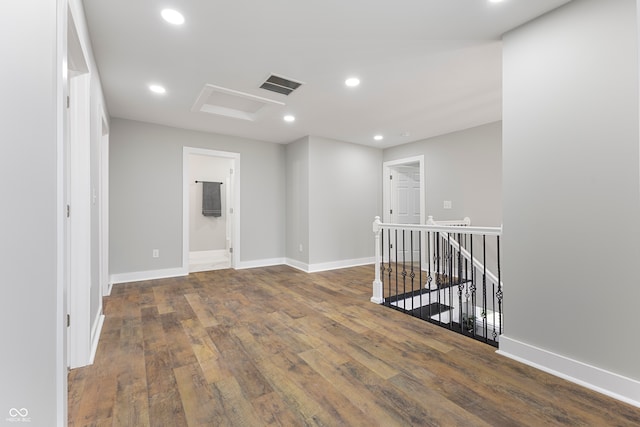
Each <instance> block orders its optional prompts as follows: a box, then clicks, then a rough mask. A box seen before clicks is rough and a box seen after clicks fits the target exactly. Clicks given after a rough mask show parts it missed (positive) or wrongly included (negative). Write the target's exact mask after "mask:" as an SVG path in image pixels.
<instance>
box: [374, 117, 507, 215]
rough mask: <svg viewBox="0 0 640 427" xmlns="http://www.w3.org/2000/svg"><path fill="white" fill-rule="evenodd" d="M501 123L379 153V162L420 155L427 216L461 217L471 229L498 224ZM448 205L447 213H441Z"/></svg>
mask: <svg viewBox="0 0 640 427" xmlns="http://www.w3.org/2000/svg"><path fill="white" fill-rule="evenodd" d="M501 126H502V123H501V122H496V123H490V124H487V125H483V126H478V127H475V128H471V129H467V130H463V131H460V132H454V133H450V134H447V135H442V136H437V137H434V138H430V139H425V140H422V141H417V142H413V143H410V144H405V145H400V146H397V147H392V148H388V149H386V150H384V161H385V162H387V161H391V160H398V159H403V158H407V157H412V156H418V155H424V159H425V190H426V205H427V206H426V210H427V215H433V217H434V218H435V219H436V220H455V219H461V218H464V217H465V216H468V217H470V218H471V221H472V223H473V224H474V225H478V226H492V227H496V226H500V224H501V223H502V127H501ZM445 200H450V201H451V202H452V209H444V208H443V202H444V201H445Z"/></svg>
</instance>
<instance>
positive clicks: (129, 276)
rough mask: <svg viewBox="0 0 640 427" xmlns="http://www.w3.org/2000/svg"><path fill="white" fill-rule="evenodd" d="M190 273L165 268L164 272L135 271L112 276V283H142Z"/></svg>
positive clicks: (181, 269) (180, 268)
mask: <svg viewBox="0 0 640 427" xmlns="http://www.w3.org/2000/svg"><path fill="white" fill-rule="evenodd" d="M188 274H189V273H188V272H186V273H185V271H184V269H183V268H182V267H179V268H165V269H162V270H148V271H134V272H131V273H118V274H112V275H111V283H112V284H117V283H129V282H141V281H143V280H155V279H166V278H169V277H181V276H187V275H188Z"/></svg>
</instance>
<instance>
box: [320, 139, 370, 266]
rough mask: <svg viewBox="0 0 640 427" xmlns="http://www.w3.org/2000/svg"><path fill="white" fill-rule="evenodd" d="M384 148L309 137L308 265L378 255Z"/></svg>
mask: <svg viewBox="0 0 640 427" xmlns="http://www.w3.org/2000/svg"><path fill="white" fill-rule="evenodd" d="M381 182H382V150H380V149H377V148H371V147H365V146H361V145H355V144H349V143H346V142H341V141H335V140H330V139H324V138H319V137H313V136H312V137H309V246H310V252H309V263H310V264H317V263H324V262H331V261H342V260H351V259H359V258H366V257H373V254H374V247H373V232H372V231H371V224H372V222H373V219H374V217H375V216H376V215H380V212H381V211H382V189H381Z"/></svg>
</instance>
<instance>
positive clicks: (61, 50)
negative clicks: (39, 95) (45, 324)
mask: <svg viewBox="0 0 640 427" xmlns="http://www.w3.org/2000/svg"><path fill="white" fill-rule="evenodd" d="M56 7H57V11H56V13H57V16H56V20H57V22H58V23H59V25H58V26H57V29H56V41H55V42H56V43H55V47H56V57H55V69H56V70H57V75H56V76H55V81H56V84H55V85H56V86H55V90H56V94H55V99H56V103H55V104H54V106H53V108H54V109H55V115H56V135H55V138H56V153H57V155H56V210H57V211H56V235H57V236H56V319H55V323H56V329H55V330H56V360H55V366H56V373H55V375H56V377H55V378H56V402H55V405H56V419H55V420H53V421H54V422H55V425H56V426H57V427H63V426H66V425H67V424H68V423H67V411H68V403H67V401H68V384H67V377H68V372H67V368H68V366H69V365H68V354H67V340H68V333H67V324H66V315H67V309H68V307H67V288H68V281H69V271H68V268H67V265H68V263H67V262H68V256H67V253H68V252H67V247H68V243H69V242H68V239H67V217H66V215H65V205H66V203H67V200H66V198H67V185H66V182H67V181H66V176H67V173H66V171H67V167H68V164H67V160H66V159H67V157H66V156H67V151H68V150H67V147H68V146H67V137H68V134H67V130H66V128H67V126H66V123H67V114H68V113H67V109H66V108H64V107H63V106H64V99H66V96H67V95H68V93H69V91H68V76H67V70H66V64H67V61H68V60H67V25H68V22H67V13H68V3H67V2H66V1H58V2H57V3H56Z"/></svg>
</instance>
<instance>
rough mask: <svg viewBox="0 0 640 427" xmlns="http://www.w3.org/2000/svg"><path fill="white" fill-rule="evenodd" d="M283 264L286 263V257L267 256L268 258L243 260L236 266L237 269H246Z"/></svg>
mask: <svg viewBox="0 0 640 427" xmlns="http://www.w3.org/2000/svg"><path fill="white" fill-rule="evenodd" d="M282 264H285V259H284V258H267V259H257V260H253V261H241V262H240V263H239V264H238V265H237V266H236V270H245V269H247V268H258V267H271V266H274V265H282Z"/></svg>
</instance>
